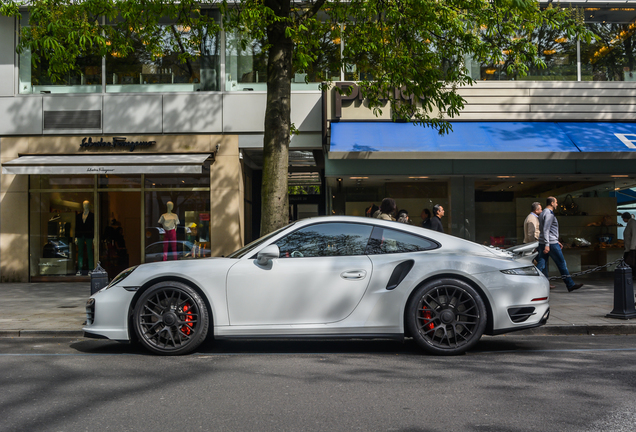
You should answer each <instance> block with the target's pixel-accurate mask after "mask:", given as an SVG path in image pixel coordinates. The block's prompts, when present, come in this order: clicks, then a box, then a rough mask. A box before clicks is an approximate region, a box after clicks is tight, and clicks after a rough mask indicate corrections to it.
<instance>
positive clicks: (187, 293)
mask: <svg viewBox="0 0 636 432" xmlns="http://www.w3.org/2000/svg"><path fill="white" fill-rule="evenodd" d="M133 322H134V328H135V333H136V334H137V338H138V340H139V342H141V344H142V345H144V347H146V348H147V349H149V350H150V351H152V352H155V353H157V354H162V355H179V354H187V353H189V352H192V351H194V350H195V349H196V348H197V347H198V346H199V345H200V344H201V343H202V342H203V341H204V340H205V338H206V336H207V334H208V327H209V317H208V311H207V308H206V306H205V303H204V302H203V299H202V298H201V296H200V295H199V294H198V293H197V292H196V291H195V290H194V289H192V288H191V287H189V286H187V285H185V284H183V283H180V282H170V281H168V282H160V283H157V284H155V285H153V286H151V287H150V288H149V289H148V290H146V291H145V292H144V293H143V294H142V295H141V297H140V298H139V301H138V302H137V304H136V306H135V310H134V312H133Z"/></svg>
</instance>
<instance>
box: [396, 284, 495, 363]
mask: <svg viewBox="0 0 636 432" xmlns="http://www.w3.org/2000/svg"><path fill="white" fill-rule="evenodd" d="M486 319H487V318H486V306H485V305H484V302H483V300H482V299H481V297H480V296H479V294H478V293H477V291H475V289H474V288H473V287H471V286H470V285H469V284H467V283H466V282H463V281H461V280H458V279H439V280H434V281H430V282H428V283H426V284H424V285H422V286H421V287H419V288H418V289H417V290H416V292H415V293H414V295H413V296H412V297H411V299H410V300H409V303H408V305H407V308H406V326H407V328H408V330H409V331H410V333H411V335H412V336H413V338H414V339H415V341H416V342H417V343H418V344H419V345H420V346H421V347H422V348H423V349H424V350H425V351H427V352H429V353H432V354H437V355H457V354H462V353H464V352H466V351H467V350H469V349H471V348H472V347H473V346H475V344H476V343H477V342H478V341H479V338H481V335H482V334H483V333H484V330H485V328H486Z"/></svg>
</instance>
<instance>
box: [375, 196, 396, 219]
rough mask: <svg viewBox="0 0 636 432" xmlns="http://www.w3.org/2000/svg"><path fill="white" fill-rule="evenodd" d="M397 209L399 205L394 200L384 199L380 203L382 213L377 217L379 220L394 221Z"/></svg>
mask: <svg viewBox="0 0 636 432" xmlns="http://www.w3.org/2000/svg"><path fill="white" fill-rule="evenodd" d="M396 208H397V205H396V204H395V200H394V199H393V198H384V199H383V200H382V202H381V203H380V211H379V213H378V215H377V218H378V219H384V220H391V221H394V220H395V218H394V217H393V214H394V213H395V209H396Z"/></svg>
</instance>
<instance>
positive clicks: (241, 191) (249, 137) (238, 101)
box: [0, 11, 324, 282]
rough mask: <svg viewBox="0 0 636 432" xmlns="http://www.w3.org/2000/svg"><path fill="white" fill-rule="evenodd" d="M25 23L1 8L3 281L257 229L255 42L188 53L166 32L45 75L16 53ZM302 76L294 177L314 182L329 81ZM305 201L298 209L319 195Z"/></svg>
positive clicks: (142, 258) (260, 106)
mask: <svg viewBox="0 0 636 432" xmlns="http://www.w3.org/2000/svg"><path fill="white" fill-rule="evenodd" d="M211 13H217V12H215V11H212V12H211ZM169 24H170V23H167V25H169ZM25 25H28V12H27V11H25V13H24V15H23V18H22V19H21V20H17V19H13V18H7V17H0V164H1V165H2V176H1V178H0V188H1V190H0V280H1V281H4V282H27V281H69V280H70V281H77V280H87V277H88V272H89V271H90V270H92V269H93V268H94V267H95V266H96V265H97V262H100V263H101V266H102V267H103V268H105V269H106V270H107V271H108V273H109V276H110V277H111V278H112V277H114V276H115V275H116V274H117V273H118V272H119V271H121V270H123V269H124V268H126V267H128V266H132V265H135V264H139V263H143V262H150V261H157V260H172V259H196V258H199V257H205V256H220V255H225V254H228V253H230V252H232V251H234V250H236V249H238V248H239V247H241V246H242V245H243V244H244V243H245V242H249V241H251V240H252V238H253V237H256V236H258V223H259V220H258V219H259V210H258V206H259V196H260V178H261V175H260V170H261V160H262V141H263V124H264V113H265V103H266V87H265V86H266V84H265V79H266V76H264V73H263V72H262V65H263V55H262V51H259V50H260V48H259V47H258V46H256V45H255V46H252V47H251V50H249V51H244V50H242V49H241V48H240V47H239V44H238V43H237V42H236V38H234V37H233V35H231V34H225V33H224V32H218V33H214V34H211V35H209V36H208V38H207V39H206V40H205V41H204V43H203V46H202V47H201V48H200V55H199V57H198V59H197V60H196V61H192V62H188V64H185V65H184V64H182V63H180V62H178V61H177V60H176V57H175V53H173V52H171V51H170V48H169V47H170V44H166V53H165V55H164V56H162V57H160V58H159V59H158V60H156V61H149V60H148V58H147V57H148V56H144V53H143V45H142V44H139V47H138V49H137V50H136V51H135V52H134V53H133V54H132V55H131V56H129V57H127V58H125V59H124V58H118V57H117V56H111V57H109V58H96V59H95V58H85V59H81V62H80V63H81V65H80V66H81V67H80V69H81V71H80V72H79V73H76V74H69V75H68V76H66V77H62V79H61V80H58V81H56V82H51V80H50V79H49V78H48V77H47V76H46V74H45V73H44V71H43V69H44V68H43V67H42V66H41V65H34V64H33V62H32V61H31V54H30V53H29V52H23V53H21V54H17V53H16V46H17V43H18V38H19V34H20V29H21V26H25ZM259 71H261V73H260V74H259ZM296 78H297V79H296V81H297V82H295V83H294V84H293V86H294V88H293V90H294V91H293V95H292V110H293V111H292V122H293V123H294V124H295V125H296V127H297V128H298V130H299V134H297V135H296V136H294V138H293V139H292V142H291V156H290V160H291V164H292V165H294V166H292V167H290V171H292V173H290V178H291V179H292V180H293V179H294V178H300V179H301V183H302V184H306V183H307V182H306V181H305V182H304V183H303V182H302V179H303V178H304V177H307V176H309V177H311V178H312V179H313V180H312V181H314V182H317V184H318V185H319V184H320V176H319V175H318V174H317V172H318V168H317V167H316V163H315V160H316V159H315V158H314V154H316V155H317V156H318V157H320V153H321V152H322V108H321V99H322V95H321V92H320V91H319V90H318V85H319V83H306V82H305V79H304V76H303V77H301V76H298V77H296ZM296 168H297V170H296V171H297V172H293V171H294V169H296ZM316 177H317V178H318V180H316ZM310 201H311V202H308V203H307V204H302V203H301V204H297V205H295V206H296V215H298V214H300V217H303V216H307V215H313V214H317V213H318V208H319V207H324V203H322V202H316V199H313V200H310ZM299 206H300V207H299ZM298 208H299V209H300V211H299V210H298ZM175 216H176V218H175ZM171 220H172V222H170V221H171Z"/></svg>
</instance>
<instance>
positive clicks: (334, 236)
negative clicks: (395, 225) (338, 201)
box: [276, 223, 372, 258]
mask: <svg viewBox="0 0 636 432" xmlns="http://www.w3.org/2000/svg"><path fill="white" fill-rule="evenodd" d="M371 230H372V227H371V226H370V225H361V224H351V223H330V224H322V225H310V226H308V227H305V228H302V229H299V230H298V231H294V232H293V233H291V234H289V235H287V236H285V237H283V238H282V239H280V240H278V241H277V242H276V245H277V246H278V248H279V249H280V257H281V258H303V257H326V256H348V255H363V254H364V250H365V249H366V247H367V243H368V241H369V236H370V234H371Z"/></svg>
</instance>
